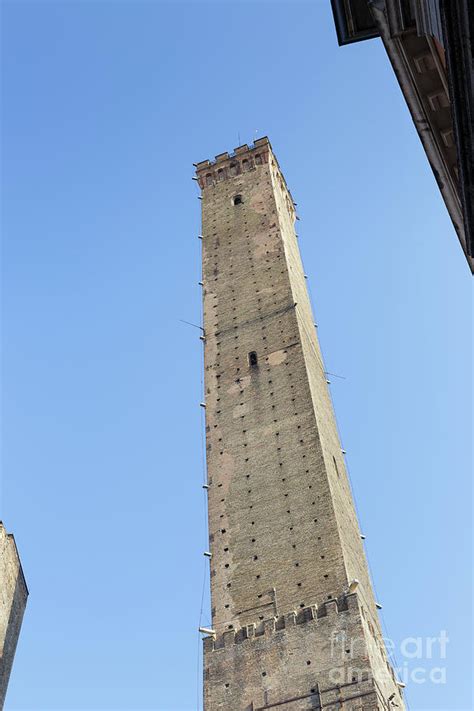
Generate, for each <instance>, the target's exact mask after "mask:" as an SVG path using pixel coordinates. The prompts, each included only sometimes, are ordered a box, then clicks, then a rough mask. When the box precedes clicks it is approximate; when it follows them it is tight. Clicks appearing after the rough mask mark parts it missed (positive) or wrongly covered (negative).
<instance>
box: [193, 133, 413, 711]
mask: <svg viewBox="0 0 474 711" xmlns="http://www.w3.org/2000/svg"><path fill="white" fill-rule="evenodd" d="M197 176H198V179H199V184H200V186H201V188H202V201H201V204H202V283H203V291H202V293H203V311H204V329H205V341H204V342H203V344H204V387H205V400H206V410H205V412H206V454H207V472H208V479H207V485H208V487H209V488H208V489H207V494H208V516H209V545H210V551H211V554H212V557H211V559H210V560H211V608H212V628H213V630H215V640H213V639H212V640H211V641H209V640H207V641H206V642H205V699H206V705H205V708H206V711H214V709H220V708H222V709H223V708H226V709H228V708H231V709H235V711H237V710H238V709H242V710H243V709H246V708H254V709H255V708H257V707H259V706H261V707H262V708H269V707H270V706H272V705H279V704H281V703H285V704H286V703H290V701H288V699H290V700H291V699H292V698H294V699H297V700H296V701H294V702H293V701H291V703H292V704H293V705H292V706H291V709H292V711H293V710H294V711H297V710H299V709H300V708H301V709H303V708H304V709H307V708H308V706H307V699H308V698H312V695H313V693H315V692H312V691H311V689H316V688H317V689H319V691H318V696H317V699H320V698H323V697H324V693H326V692H327V690H328V689H331V688H333V687H334V683H332V684H331V683H330V678H329V677H330V675H331V674H333V676H334V674H335V673H336V672H337V673H339V672H340V673H341V674H342V676H343V677H344V678H343V679H342V681H341V679H339V681H340V684H339V686H340V690H339V691H341V689H342V688H343V687H344V684H345V683H346V682H347V683H350V684H355V683H356V682H353V681H352V677H351V679H350V680H349V681H347V679H346V677H348V676H350V667H351V663H352V662H353V661H354V660H353V659H352V655H351V659H350V660H349V659H348V658H347V656H346V655H347V651H346V647H347V645H346V647H345V648H344V650H343V654H342V658H341V659H335V658H334V652H335V648H334V646H331V639H332V638H331V634H332V631H334V630H338V632H337V634H339V635H340V636H341V635H342V636H341V639H344V640H346V641H347V640H351V646H352V642H353V641H354V640H357V639H359V640H362V647H363V654H362V655H359V656H358V657H357V660H356V661H357V662H358V663H359V662H360V664H362V666H363V672H364V674H365V675H366V682H367V683H369V681H371V680H373V684H372V686H370V684H369V686H370V691H367V690H366V691H367V693H370V694H374V699H376V698H378V695H380V693H382V695H384V698H385V699H387V698H388V697H389V695H390V694H389V692H390V693H394V694H395V695H396V697H397V698H400V694H399V689H398V687H397V685H396V684H395V682H394V679H393V677H392V675H391V674H390V672H389V671H388V668H387V660H386V655H385V650H384V647H383V641H382V633H381V629H380V624H379V621H378V617H377V610H376V606H375V600H374V597H373V592H372V586H371V582H370V576H369V572H368V568H367V563H366V559H365V553H364V550H363V547H362V541H361V535H360V530H359V527H358V522H357V517H356V513H355V509H354V504H353V501H352V495H351V490H350V484H349V480H348V476H347V472H346V468H345V462H344V457H343V454H342V449H341V443H340V440H339V435H338V432H337V426H336V421H335V417H334V412H333V408H332V401H331V397H330V393H329V390H328V383H327V380H326V374H325V367H324V362H323V358H322V355H321V351H320V348H319V343H318V339H317V335H316V331H315V327H314V317H313V314H312V308H311V303H310V300H309V296H308V292H307V287H306V280H305V274H304V270H303V265H302V261H301V256H300V252H299V248H298V243H297V238H296V233H295V230H294V222H295V217H296V215H295V205H294V202H293V199H292V197H291V193H290V192H289V190H288V188H287V186H286V182H285V180H284V177H283V174H282V172H281V170H280V168H279V166H278V162H277V160H276V158H275V155H274V153H273V151H272V148H271V145H270V142H269V141H268V139H267V138H264V139H259V141H256V142H255V143H254V144H253V146H240V147H239V148H237V149H236V150H235V152H234V153H233V154H229V153H222V154H220V155H218V156H216V159H215V161H214V162H210V161H202V162H201V163H198V164H197ZM355 579H356V580H357V581H358V582H357V585H356V587H357V592H356V594H354V595H352V594H348V590H349V586H350V584H351V581H354V580H355ZM303 629H304V630H305V631H304V632H303V631H302V630H303ZM328 635H329V636H328ZM374 639H375V640H376V641H377V643H380V644H377V643H376V644H375V646H374V644H373V640H374ZM342 646H344V645H342ZM351 646H350V647H351ZM282 660H285V661H284V663H283V661H282ZM349 661H350V663H349ZM285 665H286V667H288V669H290V673H288V672H285ZM256 669H261V672H260V675H259V674H257V672H256V671H255V670H256ZM227 677H231V680H230V681H225V678H227ZM357 683H358V682H357ZM364 683H365V682H364ZM226 684H228V686H226ZM375 685H376V686H375ZM231 689H233V691H231ZM380 690H381V691H380ZM359 691H360V692H361V689H360V688H359ZM321 693H322V694H323V696H322V697H320V694H321ZM361 693H362V692H361ZM364 693H366V692H364ZM285 699H286V700H285ZM315 703H316V696H315ZM318 703H319V701H318ZM252 704H253V706H252ZM262 704H266V705H263V706H262ZM295 704H296V705H295ZM305 704H306V705H305ZM249 705H250V706H249ZM329 705H331V704H329ZM399 706H403V702H400V703H399ZM313 708H317V706H314V707H313ZM378 708H384V709H385V711H387V709H388V708H389V706H387V705H386V704H385V705H383V704H381V703H379V702H375V701H374V705H373V706H372V707H371V709H374V710H375V709H378ZM400 711H401V710H400Z"/></svg>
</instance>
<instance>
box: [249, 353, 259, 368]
mask: <svg viewBox="0 0 474 711" xmlns="http://www.w3.org/2000/svg"><path fill="white" fill-rule="evenodd" d="M249 365H250V367H251V368H256V367H257V365H258V357H257V352H256V351H251V352H250V353H249Z"/></svg>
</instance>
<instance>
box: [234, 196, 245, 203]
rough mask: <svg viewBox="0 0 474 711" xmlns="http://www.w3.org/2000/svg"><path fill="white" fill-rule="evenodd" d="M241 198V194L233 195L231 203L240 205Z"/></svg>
mask: <svg viewBox="0 0 474 711" xmlns="http://www.w3.org/2000/svg"><path fill="white" fill-rule="evenodd" d="M242 203H243V200H242V195H235V197H234V199H233V200H232V204H233V205H242Z"/></svg>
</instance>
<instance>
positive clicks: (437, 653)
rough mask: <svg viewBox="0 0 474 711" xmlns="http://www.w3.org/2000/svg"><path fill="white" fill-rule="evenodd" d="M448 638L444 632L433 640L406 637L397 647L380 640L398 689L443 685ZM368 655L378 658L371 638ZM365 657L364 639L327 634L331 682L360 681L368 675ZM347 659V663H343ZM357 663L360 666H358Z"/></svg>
mask: <svg viewBox="0 0 474 711" xmlns="http://www.w3.org/2000/svg"><path fill="white" fill-rule="evenodd" d="M448 642H449V638H448V636H447V634H446V631H445V630H441V632H440V633H439V634H438V635H437V636H436V637H406V638H405V639H403V640H402V641H401V642H400V644H398V645H397V644H396V643H395V642H394V641H393V640H392V639H389V638H387V637H384V638H383V643H384V644H385V649H386V650H387V654H388V657H389V659H390V660H391V663H392V666H393V670H394V672H395V677H396V679H397V680H398V681H399V684H400V686H405V685H406V684H408V683H411V684H426V683H431V684H446V681H447V679H446V666H445V662H444V660H445V659H446V647H447V645H448ZM370 646H371V649H370V650H369V651H370V653H371V654H370V656H371V657H372V658H373V657H374V656H375V658H376V657H377V656H379V657H380V653H381V650H380V648H379V646H378V645H377V642H376V641H375V639H374V638H371V641H370ZM366 658H367V640H366V639H365V638H362V637H349V636H348V635H347V633H346V632H342V631H336V630H335V631H334V632H333V634H332V635H331V659H332V660H333V661H334V663H335V666H334V667H333V668H332V669H331V672H330V675H331V681H333V682H334V684H342V683H348V682H351V681H354V680H355V679H357V680H358V681H359V680H362V679H366V678H367V677H368V676H370V669H369V668H367V667H365V666H364V663H363V660H364V659H366ZM348 660H350V661H351V664H349V665H348V664H347V662H348ZM358 662H360V664H358Z"/></svg>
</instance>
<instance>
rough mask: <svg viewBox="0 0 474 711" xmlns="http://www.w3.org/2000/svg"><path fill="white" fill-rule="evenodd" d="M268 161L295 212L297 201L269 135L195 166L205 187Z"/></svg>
mask: <svg viewBox="0 0 474 711" xmlns="http://www.w3.org/2000/svg"><path fill="white" fill-rule="evenodd" d="M268 163H271V165H272V167H273V170H274V173H275V174H276V175H278V180H279V181H280V184H281V187H282V189H283V190H284V191H286V193H287V194H288V200H289V209H290V210H291V211H292V212H293V213H294V211H295V206H296V203H295V202H294V200H293V197H292V195H291V192H290V190H289V188H288V185H287V184H286V180H285V177H284V175H283V173H282V170H281V168H280V166H279V164H278V160H277V157H276V155H275V153H274V152H273V149H272V144H271V143H270V140H269V138H268V137H267V136H263V138H257V139H256V140H255V141H254V142H253V143H252V144H251V145H250V146H249V145H248V144H247V143H244V144H243V145H242V146H238V147H237V148H234V151H233V152H232V153H229V152H227V151H226V152H225V153H219V154H218V155H217V156H216V157H215V158H214V160H202V161H200V162H199V163H194V166H195V168H196V175H197V179H198V183H199V186H200V187H201V189H203V188H205V187H207V186H208V185H211V186H213V185H215V184H216V183H218V182H220V181H222V180H227V179H228V178H233V177H236V176H238V175H240V174H241V173H246V172H248V171H250V170H252V169H253V168H254V167H257V166H259V165H264V164H268Z"/></svg>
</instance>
